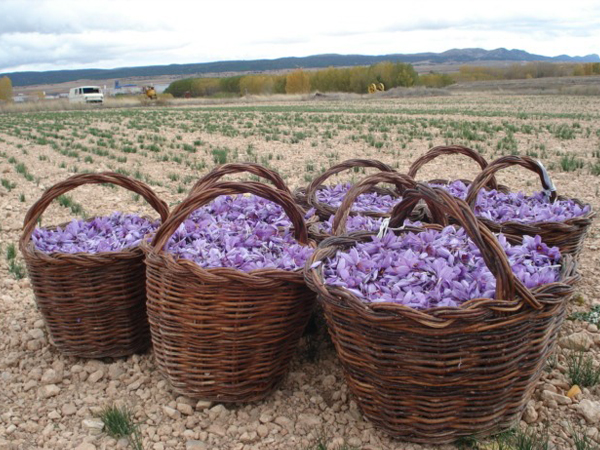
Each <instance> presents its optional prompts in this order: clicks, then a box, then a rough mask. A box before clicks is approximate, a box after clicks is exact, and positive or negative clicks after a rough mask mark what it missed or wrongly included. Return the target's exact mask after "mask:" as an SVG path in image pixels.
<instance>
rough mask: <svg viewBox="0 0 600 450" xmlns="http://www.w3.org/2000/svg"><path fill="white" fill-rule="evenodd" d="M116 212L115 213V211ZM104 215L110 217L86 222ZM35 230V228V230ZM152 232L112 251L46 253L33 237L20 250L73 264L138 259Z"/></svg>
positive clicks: (149, 218)
mask: <svg viewBox="0 0 600 450" xmlns="http://www.w3.org/2000/svg"><path fill="white" fill-rule="evenodd" d="M115 212H119V211H115ZM113 214H114V213H113ZM104 217H108V216H93V217H88V218H86V219H85V220H84V222H86V223H87V222H91V221H92V220H94V219H97V218H104ZM139 217H141V218H142V219H146V220H150V221H157V220H160V218H158V219H153V218H151V217H148V216H145V215H144V216H139ZM70 223H71V221H69V222H63V223H60V224H58V225H50V226H47V227H43V229H45V230H56V229H57V228H58V227H65V226H67V225H68V224H70ZM34 231H35V230H34ZM151 235H152V233H148V234H146V235H144V237H143V238H142V241H140V242H139V243H138V244H136V245H134V246H131V247H125V248H122V249H120V250H115V251H112V252H96V253H88V252H77V253H67V252H50V253H46V252H44V251H42V250H39V249H38V248H36V247H35V244H34V242H33V239H29V240H28V241H27V243H26V244H25V246H22V245H20V250H21V253H22V254H23V256H25V254H26V253H27V256H28V257H30V258H37V259H45V260H46V262H50V261H51V260H52V259H54V260H55V261H56V262H59V261H60V262H61V263H65V262H72V263H73V264H76V263H77V262H81V261H82V260H84V259H85V260H87V261H88V262H95V261H94V260H98V261H97V262H98V263H102V264H106V259H136V258H139V257H140V256H143V252H142V251H141V249H140V245H141V243H142V242H143V241H144V240H146V239H147V238H148V237H149V236H151ZM70 257H74V258H73V259H74V260H73V261H69V259H70Z"/></svg>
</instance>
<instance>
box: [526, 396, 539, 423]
mask: <svg viewBox="0 0 600 450" xmlns="http://www.w3.org/2000/svg"><path fill="white" fill-rule="evenodd" d="M537 419H538V412H537V411H536V409H535V402H534V401H533V400H530V401H529V402H528V403H527V406H525V411H524V412H523V420H524V421H525V422H527V423H528V424H532V423H534V422H535V421H536V420H537Z"/></svg>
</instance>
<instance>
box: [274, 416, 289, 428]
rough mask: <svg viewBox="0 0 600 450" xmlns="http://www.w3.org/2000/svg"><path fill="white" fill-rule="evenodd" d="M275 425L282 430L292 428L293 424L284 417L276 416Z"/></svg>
mask: <svg viewBox="0 0 600 450" xmlns="http://www.w3.org/2000/svg"><path fill="white" fill-rule="evenodd" d="M275 423H276V424H277V425H279V426H280V427H283V428H287V429H289V428H291V427H292V426H293V422H292V421H291V420H290V419H288V418H287V417H285V416H278V417H276V418H275Z"/></svg>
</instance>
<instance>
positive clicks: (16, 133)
mask: <svg viewBox="0 0 600 450" xmlns="http://www.w3.org/2000/svg"><path fill="white" fill-rule="evenodd" d="M442 144H461V145H465V146H468V147H471V148H474V149H476V150H477V151H479V152H480V153H481V154H482V155H483V156H484V157H485V158H486V159H487V160H488V161H491V160H493V159H495V158H497V157H499V156H503V155H527V156H531V157H534V158H536V159H540V160H542V161H543V162H544V164H545V166H546V167H547V168H548V170H549V172H550V175H551V176H552V178H553V181H554V183H555V185H556V187H557V190H558V192H559V194H562V195H565V196H568V197H575V198H579V199H581V200H582V201H584V202H586V203H590V204H591V205H592V207H593V208H594V209H595V210H596V211H597V210H599V209H600V102H598V101H597V99H596V98H594V97H576V96H544V95H539V96H516V95H511V96H509V95H506V96H503V95H500V94H497V95H490V94H477V95H469V94H461V95H453V96H450V97H439V98H438V97H433V98H401V99H382V98H377V99H372V98H371V99H368V98H365V99H364V100H355V101H338V100H331V99H327V98H326V97H325V98H323V99H319V98H317V99H314V100H306V101H297V102H287V103H283V102H281V103H261V104H257V105H252V104H249V103H244V104H239V105H236V104H227V105H216V106H204V107H200V108H198V107H189V108H188V107H177V108H168V107H164V108H162V107H155V108H132V109H112V110H102V109H94V110H86V111H70V112H37V113H23V114H4V115H0V178H1V186H0V208H1V211H2V221H1V223H0V254H1V261H0V283H1V289H0V291H1V292H0V317H2V318H3V322H4V331H3V332H2V334H1V336H0V380H1V383H0V387H1V388H0V405H3V407H2V408H0V449H13V448H14V449H33V448H49V449H51V448H52V449H54V448H61V449H63V448H64V449H67V448H80V449H102V448H107V449H108V448H126V447H127V445H128V444H127V441H126V440H125V441H123V440H120V441H117V440H116V439H115V438H112V437H109V436H107V435H106V434H104V433H101V432H100V433H99V432H98V431H97V428H96V429H95V428H94V425H95V424H97V416H98V414H99V413H100V412H101V411H102V410H103V409H104V408H105V407H106V406H108V405H111V404H113V403H115V402H116V403H117V404H119V405H126V406H127V407H129V408H130V409H131V411H132V412H133V416H134V420H135V422H136V423H138V424H139V427H140V428H139V432H140V440H141V442H142V444H143V448H145V449H156V450H160V449H185V448H189V449H194V448H196V449H212V448H215V449H217V448H218V449H237V450H242V449H310V450H313V449H325V448H329V449H332V448H339V449H346V450H349V449H365V450H368V449H371V450H375V449H425V448H430V447H427V446H419V445H416V444H405V443H401V442H398V441H394V440H392V439H390V438H388V437H387V436H386V435H385V434H383V433H382V432H379V431H377V430H375V429H374V427H373V425H372V424H371V423H369V422H368V421H366V420H365V419H364V418H363V417H362V416H361V413H360V410H359V409H358V407H357V404H356V402H355V401H354V399H353V398H352V396H351V395H350V394H349V393H348V390H347V387H346V385H345V384H344V382H343V375H342V371H341V368H340V367H339V363H338V362H337V359H336V356H335V352H334V351H333V348H331V347H326V348H323V349H321V351H320V353H319V354H318V355H317V358H316V360H313V359H312V358H311V357H312V356H313V355H308V354H307V353H308V352H307V351H306V349H305V348H303V349H301V351H300V352H299V354H298V355H297V357H296V358H295V359H294V361H293V365H292V370H291V373H290V374H289V376H288V377H287V378H286V380H285V382H284V383H283V385H282V386H281V387H280V388H279V389H278V390H277V391H276V392H275V393H274V394H273V395H271V396H270V397H269V398H268V399H267V400H266V401H264V402H261V403H257V404H250V405H236V406H222V405H214V406H213V405H210V406H209V405H206V404H202V403H200V404H198V405H197V404H196V402H194V401H190V400H189V399H186V398H182V397H177V396H176V395H174V394H172V393H171V392H170V390H169V388H168V387H167V385H166V382H165V381H164V380H163V379H162V377H161V376H160V374H158V372H157V371H156V368H155V366H154V362H153V359H152V354H151V353H150V352H147V353H145V354H143V355H136V356H133V357H130V358H127V359H117V360H108V359H106V360H100V361H99V360H91V361H86V360H81V359H77V358H69V357H64V356H61V355H60V354H59V353H58V352H57V351H56V350H55V349H54V348H53V347H52V346H51V345H50V344H49V342H48V336H47V332H46V330H45V329H44V326H43V322H42V321H41V316H40V315H39V313H38V312H37V311H36V307H35V302H34V298H33V292H32V289H31V286H30V283H29V281H28V279H27V276H26V273H25V269H24V263H23V261H22V258H21V256H20V255H19V253H18V251H17V250H16V246H17V242H18V239H19V236H20V231H21V227H22V225H23V218H24V216H25V213H26V212H27V210H28V208H29V207H30V206H31V205H32V204H33V202H35V201H36V200H37V199H38V198H39V197H40V195H41V194H42V192H43V191H44V190H45V189H46V188H48V187H50V186H52V185H53V184H54V183H56V182H58V181H61V180H63V179H65V178H66V177H68V176H69V175H72V174H75V173H84V172H100V171H116V172H118V173H122V174H124V175H128V176H131V177H134V178H136V179H138V180H141V181H144V182H145V183H147V184H149V185H150V186H151V187H152V188H153V189H154V190H155V191H156V193H157V194H158V195H159V196H160V197H161V198H162V199H164V200H165V201H167V203H168V204H169V205H170V206H173V205H175V204H177V203H179V202H180V201H181V200H183V198H184V197H185V196H186V195H187V193H188V192H189V189H190V188H191V187H192V186H193V184H194V183H195V182H196V181H197V180H198V178H199V177H200V176H202V175H204V174H206V173H207V172H208V171H209V170H210V169H212V168H213V167H214V166H215V165H218V164H223V163H226V162H242V161H252V162H257V163H259V164H262V165H264V166H267V167H270V168H273V169H274V170H276V171H278V172H279V173H280V174H281V175H282V177H283V178H284V180H285V181H286V182H287V183H288V184H289V186H290V187H291V188H296V187H300V186H306V185H307V184H308V183H309V182H310V181H311V180H312V179H313V178H314V177H315V176H316V175H317V174H319V173H321V172H322V171H324V170H325V169H327V168H328V167H330V166H331V165H333V164H335V163H337V162H341V161H343V160H345V159H348V158H371V159H378V160H381V161H383V162H385V163H387V164H389V165H391V166H392V167H393V168H395V169H397V170H398V171H399V172H402V173H406V172H407V170H408V168H409V166H410V164H411V163H412V162H413V161H414V160H415V159H416V158H418V157H419V156H421V155H422V154H424V153H425V152H426V151H427V150H428V149H429V148H431V147H433V146H436V145H442ZM477 169H478V168H477V167H476V164H475V163H473V162H472V161H467V160H465V159H461V158H459V157H451V158H447V159H443V158H438V159H436V160H435V161H433V162H431V163H430V164H428V165H427V166H425V167H424V168H423V170H422V172H419V174H418V178H419V179H422V180H428V179H432V178H449V179H454V178H466V179H473V178H474V177H475V175H476V174H477ZM364 173H365V172H364V171H362V170H361V171H352V172H351V173H346V174H344V175H343V176H341V177H340V179H346V180H351V181H356V180H358V179H360V178H361V177H362V176H363V175H364ZM498 178H499V181H500V182H501V183H502V184H506V185H508V186H510V187H511V188H513V189H515V190H517V189H520V190H525V191H527V192H533V191H536V190H539V188H540V186H539V180H538V179H536V178H535V176H534V175H533V174H532V173H530V172H527V171H525V170H524V169H516V168H511V169H508V170H506V171H503V172H501V173H500V174H499V175H498ZM115 210H120V211H126V212H136V213H146V214H149V215H153V216H154V215H156V214H155V213H154V214H153V211H152V210H151V208H149V207H148V205H146V204H145V203H144V201H143V199H141V198H140V197H139V196H138V195H135V194H132V193H130V192H128V191H125V190H123V189H121V188H114V187H110V186H107V185H96V186H84V187H82V188H80V189H77V190H75V191H73V192H70V193H69V194H67V195H64V196H61V197H60V198H59V199H58V201H56V202H54V204H53V205H51V207H50V208H48V210H47V212H46V213H45V214H44V216H43V218H42V224H43V225H51V224H59V223H63V222H66V221H69V220H70V219H71V218H73V217H84V216H87V217H91V216H96V215H107V214H109V213H111V212H113V211H115ZM599 247H600V234H599V228H598V222H597V221H596V222H595V223H594V224H593V225H592V228H591V231H590V234H589V235H588V238H587V240H586V248H585V250H584V252H583V254H582V255H581V265H580V272H581V274H582V276H583V280H582V282H581V283H580V284H579V285H578V294H577V295H576V296H575V299H574V301H573V303H572V304H571V305H570V306H569V314H573V313H580V314H579V315H578V317H580V318H583V319H587V320H572V321H567V322H565V325H564V327H563V330H562V333H561V339H560V345H559V346H558V347H557V352H556V354H555V355H554V356H552V357H551V358H550V359H549V361H548V365H547V368H546V370H545V372H544V374H543V376H542V380H541V381H540V383H539V385H538V387H537V389H536V391H535V394H534V397H533V399H532V400H531V401H530V403H529V405H528V407H527V410H526V413H525V415H524V422H523V423H522V430H524V431H522V433H524V434H525V435H527V436H530V437H532V436H536V438H537V439H538V441H540V440H543V436H544V433H545V432H548V438H549V441H550V442H551V443H552V445H554V447H551V448H555V449H572V448H577V449H592V448H595V447H594V446H593V445H592V441H594V442H595V443H596V444H594V445H598V444H600V430H599V428H598V420H600V387H599V384H598V383H599V382H600V379H599V378H600V363H599V361H600V333H599V331H598V328H599V327H600V323H599V322H600V321H599V319H598V314H596V315H595V316H594V315H590V314H585V313H587V312H589V311H593V310H594V309H595V310H596V311H598V312H600V297H599V296H600V265H599V263H600V254H599V252H598V249H599ZM581 313H582V314H581ZM574 333H575V334H576V337H577V339H578V340H579V341H581V342H580V343H582V345H583V347H585V353H584V354H583V355H578V354H577V353H576V352H575V350H573V348H574V347H573V340H572V339H568V336H570V335H572V334H574ZM579 341H578V342H579ZM309 356H310V357H309ZM577 356H582V358H583V359H584V360H588V359H587V358H592V360H593V363H592V366H591V368H588V369H587V370H588V371H590V372H591V374H590V375H591V379H592V381H593V379H594V371H595V373H596V374H597V376H596V377H595V383H592V382H590V383H588V384H589V386H587V387H584V386H581V389H582V391H583V392H582V393H581V394H580V395H579V396H577V397H575V398H574V399H570V398H568V397H565V395H566V393H567V391H568V390H569V388H570V387H571V386H572V385H573V384H577V383H575V381H576V378H574V377H576V376H577V375H576V374H575V372H577V370H579V369H581V367H580V366H581V365H582V364H580V365H579V366H576V360H577ZM575 366H576V367H575ZM582 370H584V369H582ZM579 384H580V385H581V384H582V383H581V382H579ZM565 399H566V400H565ZM584 434H585V435H587V436H588V437H589V439H590V443H589V446H588V447H575V444H576V442H578V441H580V440H582V439H583V438H582V436H583V435H584ZM319 445H321V447H319ZM461 445H463V447H462V448H477V447H468V446H467V443H461V444H457V446H456V447H455V446H445V447H439V448H440V449H441V448H461V447H460V446H461ZM480 448H481V447H480ZM487 448H492V447H487ZM494 448H499V447H494ZM519 448H523V449H525V448H539V449H540V450H541V449H542V448H543V447H519Z"/></svg>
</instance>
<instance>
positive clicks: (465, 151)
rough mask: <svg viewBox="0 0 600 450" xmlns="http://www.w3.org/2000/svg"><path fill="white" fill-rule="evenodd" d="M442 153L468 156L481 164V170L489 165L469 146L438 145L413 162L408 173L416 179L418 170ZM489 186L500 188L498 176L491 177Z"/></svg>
mask: <svg viewBox="0 0 600 450" xmlns="http://www.w3.org/2000/svg"><path fill="white" fill-rule="evenodd" d="M442 155H464V156H467V157H469V158H471V159H472V160H473V161H475V162H476V163H477V164H479V167H481V170H483V169H485V168H486V167H487V166H488V162H487V161H486V160H485V158H484V157H483V156H481V155H480V154H479V153H478V152H476V151H475V150H473V149H471V148H469V147H464V146H462V145H438V146H437V147H433V148H431V149H430V150H429V151H428V152H427V153H425V154H424V155H423V156H421V157H420V158H418V159H417V160H416V161H415V162H413V163H412V165H411V166H410V169H409V170H408V175H409V176H411V177H412V178H415V179H416V175H417V171H418V170H419V169H421V167H423V166H424V165H425V164H427V163H428V162H429V161H432V160H434V159H435V158H437V157H438V156H442ZM487 186H488V187H489V188H490V189H498V183H497V182H496V178H494V177H492V178H490V180H489V181H488V184H487Z"/></svg>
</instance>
